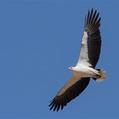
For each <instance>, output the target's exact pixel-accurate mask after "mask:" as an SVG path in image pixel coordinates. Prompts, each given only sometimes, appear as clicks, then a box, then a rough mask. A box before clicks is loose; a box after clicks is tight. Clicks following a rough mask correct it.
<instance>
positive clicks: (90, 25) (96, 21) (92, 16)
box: [84, 8, 101, 33]
mask: <svg viewBox="0 0 119 119" xmlns="http://www.w3.org/2000/svg"><path fill="white" fill-rule="evenodd" d="M100 21H101V17H99V12H98V11H97V10H96V9H93V8H92V9H91V10H88V14H87V15H86V16H85V25H84V27H85V31H87V32H89V33H94V32H95V31H97V30H98V29H99V27H100Z"/></svg>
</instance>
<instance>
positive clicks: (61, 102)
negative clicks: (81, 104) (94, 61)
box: [49, 78, 90, 111]
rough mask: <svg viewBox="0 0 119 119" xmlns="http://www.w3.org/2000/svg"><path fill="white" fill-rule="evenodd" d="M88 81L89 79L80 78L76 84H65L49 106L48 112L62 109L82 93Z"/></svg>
mask: <svg viewBox="0 0 119 119" xmlns="http://www.w3.org/2000/svg"><path fill="white" fill-rule="evenodd" d="M89 81H90V78H82V79H80V80H78V81H77V82H72V85H71V83H70V82H68V83H66V85H65V86H64V87H63V88H62V89H61V90H60V91H59V92H58V94H57V95H56V96H55V97H54V99H53V100H52V101H51V103H50V104H49V107H50V110H53V111H58V110H59V109H63V108H64V106H66V105H67V103H69V102H70V101H71V100H73V99H74V98H75V97H77V96H78V95H80V94H81V93H82V92H83V90H84V89H85V88H86V87H87V85H88V84H89ZM69 83H70V84H69ZM69 85H70V86H69Z"/></svg>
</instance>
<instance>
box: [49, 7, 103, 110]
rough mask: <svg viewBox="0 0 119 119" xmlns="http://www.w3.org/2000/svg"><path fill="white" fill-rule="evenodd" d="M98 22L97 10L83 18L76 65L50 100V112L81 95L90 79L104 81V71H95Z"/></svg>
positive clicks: (71, 68)
mask: <svg viewBox="0 0 119 119" xmlns="http://www.w3.org/2000/svg"><path fill="white" fill-rule="evenodd" d="M100 21H101V18H100V17H99V12H97V10H93V9H92V10H90V11H88V14H87V15H86V16H85V22H84V33H83V38H82V42H81V50H80V56H79V60H78V63H77V64H76V66H74V67H69V70H70V71H72V72H73V76H72V78H71V79H70V80H69V81H68V82H67V83H66V84H65V85H64V86H63V87H62V88H61V89H60V90H59V92H58V93H57V95H56V96H55V97H54V98H53V100H51V102H50V104H49V107H50V110H53V111H59V109H63V108H64V106H66V105H67V103H69V102H70V101H71V100H73V99H74V98H75V97H77V96H78V95H79V94H81V92H82V91H83V90H84V89H85V88H86V87H87V86H88V84H89V81H90V79H91V78H92V79H94V80H103V79H105V71H103V70H102V69H95V66H96V64H97V62H98V59H99V56H100V51H101V35H100V29H99V27H100Z"/></svg>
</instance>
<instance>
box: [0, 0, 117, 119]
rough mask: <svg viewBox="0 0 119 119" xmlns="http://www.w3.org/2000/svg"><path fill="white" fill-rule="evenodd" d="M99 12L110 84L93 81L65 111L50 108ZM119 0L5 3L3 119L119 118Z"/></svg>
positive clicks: (0, 61)
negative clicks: (90, 18)
mask: <svg viewBox="0 0 119 119" xmlns="http://www.w3.org/2000/svg"><path fill="white" fill-rule="evenodd" d="M91 8H95V9H97V10H98V11H99V12H100V16H101V18H102V21H101V34H102V41H103V44H102V52H101V57H100V60H99V62H98V65H97V67H98V68H103V69H105V70H106V71H107V80H105V81H104V82H102V83H96V82H94V81H91V82H90V84H89V86H88V87H87V89H86V90H85V91H84V93H82V94H81V95H80V96H79V97H77V98H76V99H75V100H73V101H72V102H71V103H69V104H68V105H67V107H66V108H64V110H63V111H59V112H58V113H57V112H52V111H49V108H48V104H49V102H50V100H51V99H52V98H53V97H54V96H55V94H56V93H57V91H58V90H59V89H60V88H61V87H62V86H63V85H64V83H65V82H66V81H67V80H68V79H69V78H70V77H71V75H72V74H71V73H70V71H68V67H69V66H74V65H75V64H76V63H77V60H78V57H79V50H80V43H81V38H82V33H83V23H84V16H85V15H86V14H87V11H88V9H91ZM118 35H119V1H118V0H114V1H113V0H98V1H97V0H1V1H0V119H119V78H118V74H119V68H118V66H119V37H118Z"/></svg>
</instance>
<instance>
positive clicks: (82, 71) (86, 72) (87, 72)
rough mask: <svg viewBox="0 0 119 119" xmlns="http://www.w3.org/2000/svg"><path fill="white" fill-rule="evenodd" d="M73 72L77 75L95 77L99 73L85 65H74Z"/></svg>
mask: <svg viewBox="0 0 119 119" xmlns="http://www.w3.org/2000/svg"><path fill="white" fill-rule="evenodd" d="M73 74H74V75H76V76H78V77H96V75H99V73H98V71H97V70H95V69H93V68H91V67H87V66H85V65H79V66H78V67H77V66H76V67H74V69H73Z"/></svg>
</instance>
